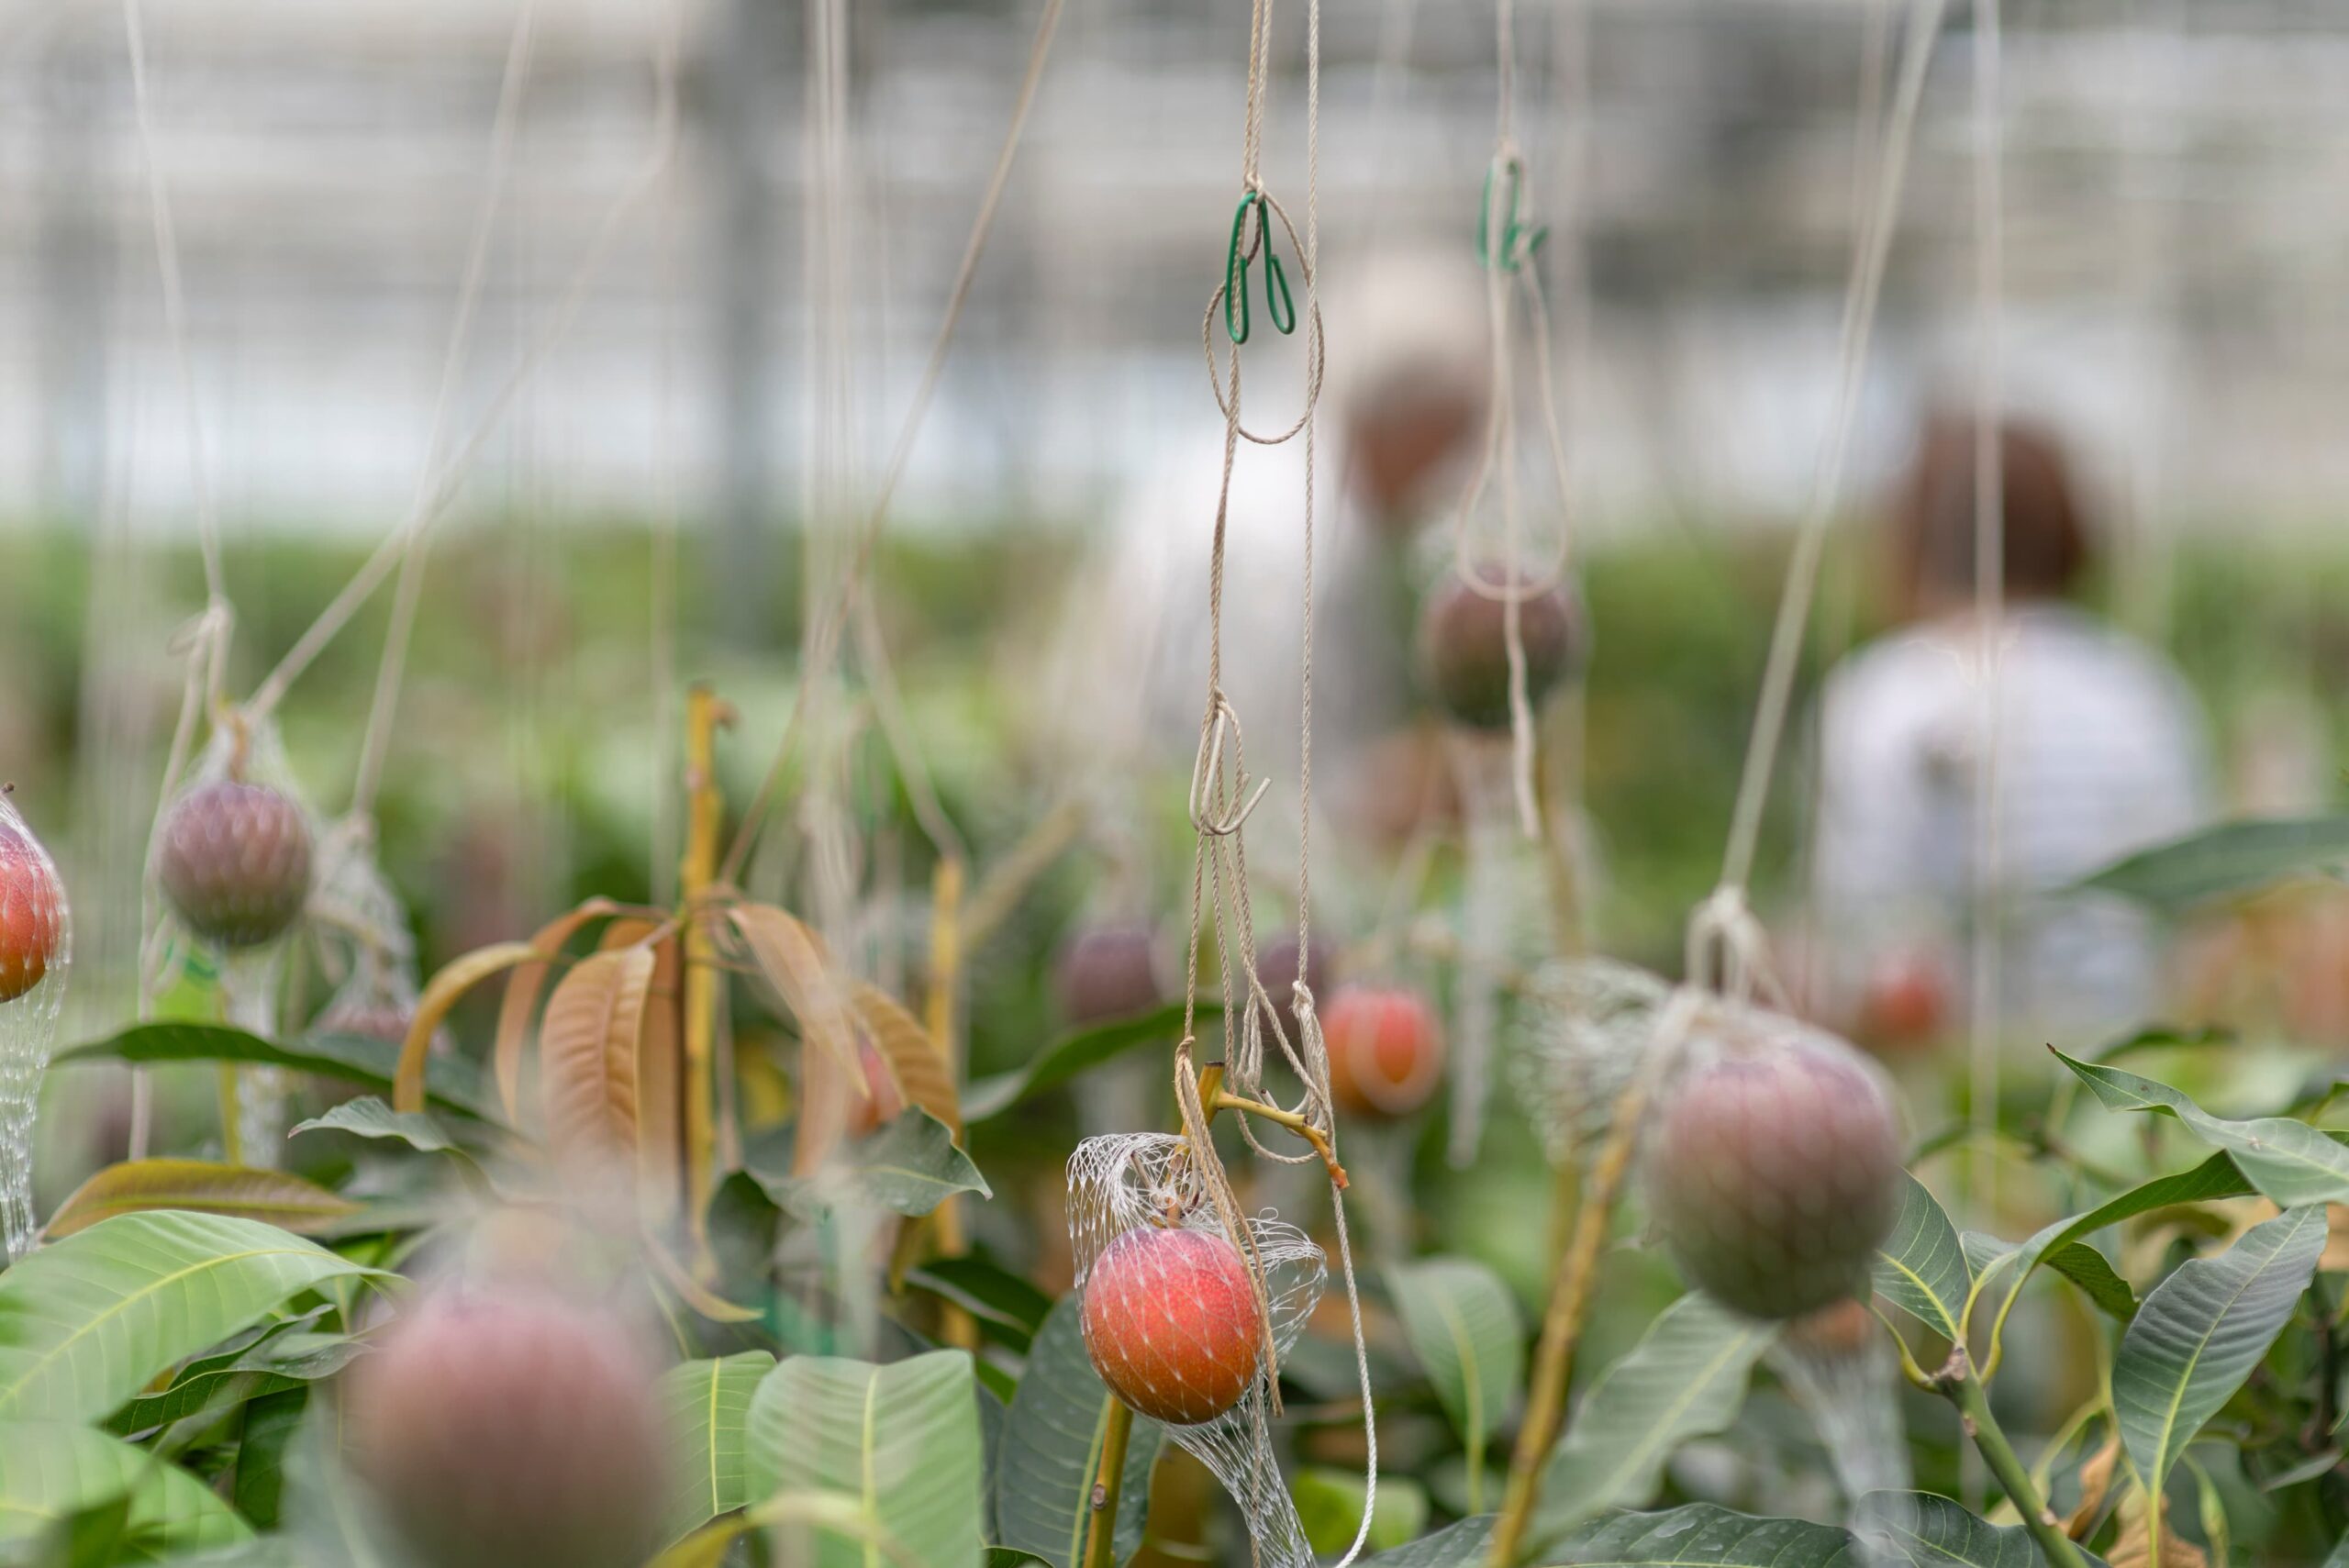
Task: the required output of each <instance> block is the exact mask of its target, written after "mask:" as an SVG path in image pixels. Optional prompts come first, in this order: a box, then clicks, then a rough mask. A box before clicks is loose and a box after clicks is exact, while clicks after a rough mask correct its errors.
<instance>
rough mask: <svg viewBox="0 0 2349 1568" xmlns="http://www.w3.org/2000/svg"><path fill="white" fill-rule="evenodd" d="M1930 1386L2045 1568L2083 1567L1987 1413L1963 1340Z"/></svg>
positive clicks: (2084, 1562) (1987, 1403) (2075, 1549)
mask: <svg viewBox="0 0 2349 1568" xmlns="http://www.w3.org/2000/svg"><path fill="white" fill-rule="evenodd" d="M1932 1388H1933V1391H1934V1392H1935V1393H1937V1394H1939V1395H1941V1396H1943V1398H1945V1399H1947V1400H1948V1401H1949V1402H1950V1403H1951V1404H1952V1405H1954V1406H1955V1407H1957V1418H1958V1423H1959V1425H1961V1426H1963V1427H1964V1428H1965V1435H1966V1436H1967V1437H1969V1438H1971V1439H1972V1440H1974V1446H1975V1447H1976V1449H1978V1450H1979V1451H1981V1454H1982V1458H1983V1460H1984V1461H1985V1462H1987V1464H1988V1465H1989V1467H1990V1473H1991V1474H1992V1475H1994V1476H1996V1477H1997V1478H1998V1485H2000V1486H2003V1487H2005V1488H2006V1493H2007V1501H2009V1502H2010V1503H2012V1504H2013V1505H2014V1506H2015V1512H2017V1513H2018V1514H2021V1516H2022V1523H2023V1528H2024V1529H2027V1530H2029V1531H2030V1532H2031V1539H2032V1540H2035V1541H2037V1542H2038V1543H2039V1550H2040V1551H2043V1552H2044V1553H2045V1554H2046V1557H2047V1562H2048V1565H2049V1568H2087V1559H2086V1558H2085V1557H2083V1556H2081V1555H2080V1549H2079V1548H2078V1547H2077V1546H2076V1545H2075V1544H2073V1541H2072V1538H2071V1537H2070V1536H2068V1535H2066V1534H2065V1533H2064V1528H2063V1526H2062V1524H2061V1523H2060V1522H2059V1521H2058V1520H2057V1519H2056V1518H2055V1510H2054V1509H2053V1508H2051V1507H2048V1506H2047V1503H2046V1500H2045V1499H2044V1498H2043V1497H2042V1496H2040V1495H2039V1488H2038V1487H2036V1486H2035V1485H2032V1479H2031V1472H2030V1471H2028V1470H2026V1469H2025V1468H2023V1462H2022V1461H2021V1459H2020V1458H2019V1457H2017V1455H2016V1453H2015V1450H2014V1445H2013V1444H2012V1443H2010V1442H2009V1441H2008V1440H2007V1434H2006V1432H2005V1431H2004V1430H2003V1429H2000V1427H1999V1426H1998V1418H1997V1417H1996V1416H1994V1415H1992V1414H1991V1413H1990V1396H1988V1394H1987V1393H1986V1392H1984V1390H1983V1387H1982V1380H1981V1379H1980V1378H1979V1377H1977V1376H1976V1375H1975V1372H1974V1358H1973V1356H1971V1355H1970V1354H1968V1353H1967V1351H1966V1349H1965V1346H1964V1345H1956V1346H1953V1347H1952V1348H1951V1350H1950V1352H1949V1360H1948V1362H1946V1363H1944V1364H1943V1367H1942V1369H1941V1371H1940V1372H1939V1373H1935V1374H1934V1376H1933V1379H1932ZM2155 1561H2159V1559H2158V1558H2156V1559H2155Z"/></svg>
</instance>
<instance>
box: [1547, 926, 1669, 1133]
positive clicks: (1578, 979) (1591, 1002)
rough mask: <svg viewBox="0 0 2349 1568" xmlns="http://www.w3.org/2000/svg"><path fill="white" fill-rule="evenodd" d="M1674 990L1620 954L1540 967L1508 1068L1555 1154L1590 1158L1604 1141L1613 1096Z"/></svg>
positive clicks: (1635, 1069) (1627, 1081)
mask: <svg viewBox="0 0 2349 1568" xmlns="http://www.w3.org/2000/svg"><path fill="white" fill-rule="evenodd" d="M1674 995H1675V990H1674V987H1673V986H1672V984H1671V983H1670V982H1668V981H1666V980H1664V978H1663V977H1662V976H1661V975H1657V974H1653V973H1649V972H1648V971H1647V970H1644V969H1642V968H1640V967H1639V966H1638V965H1636V964H1631V963H1625V962H1621V961H1620V960H1617V959H1608V958H1589V959H1576V960H1570V961H1560V962H1553V963H1550V964H1546V965H1544V966H1543V967H1542V969H1541V970H1540V971H1538V972H1537V973H1536V974H1535V976H1534V984H1533V985H1532V986H1531V987H1530V988H1529V989H1528V991H1527V993H1526V995H1525V997H1524V999H1523V1007H1524V1013H1525V1019H1526V1025H1525V1029H1523V1031H1522V1033H1523V1044H1522V1046H1521V1048H1520V1050H1519V1051H1516V1052H1515V1053H1514V1055H1513V1056H1512V1058H1511V1061H1510V1063H1509V1070H1510V1073H1511V1076H1512V1078H1513V1079H1514V1081H1515V1084H1516V1086H1517V1091H1518V1095H1519V1096H1520V1099H1521V1100H1522V1101H1523V1103H1524V1105H1525V1107H1526V1111H1527V1114H1528V1115H1530V1116H1531V1118H1533V1125H1534V1128H1535V1129H1536V1130H1537V1131H1539V1132H1540V1133H1541V1135H1542V1141H1543V1143H1544V1144H1545V1145H1547V1147H1548V1149H1549V1151H1550V1157H1551V1159H1553V1161H1556V1162H1560V1163H1564V1162H1566V1161H1569V1160H1572V1161H1576V1162H1581V1161H1585V1160H1587V1159H1589V1158H1590V1156H1591V1155H1592V1154H1593V1153H1595V1152H1596V1151H1597V1150H1598V1146H1599V1145H1600V1144H1601V1143H1602V1142H1604V1141H1605V1140H1606V1138H1607V1129H1608V1126H1609V1122H1610V1121H1611V1120H1612V1118H1613V1114H1614V1108H1615V1103H1616V1101H1617V1100H1618V1099H1619V1098H1620V1097H1621V1095H1622V1094H1623V1091H1624V1090H1625V1089H1627V1088H1629V1087H1630V1086H1631V1080H1632V1079H1633V1078H1634V1077H1635V1076H1637V1074H1638V1073H1639V1068H1640V1062H1642V1059H1643V1058H1644V1056H1645V1055H1646V1052H1647V1051H1648V1049H1649V1047H1650V1046H1651V1045H1652V1044H1653V1041H1654V1038H1655V1034H1656V1031H1657V1029H1658V1027H1659V1025H1660V1024H1661V1023H1662V1021H1663V1018H1664V1013H1665V1010H1666V1008H1667V1006H1668V1005H1669V1004H1670V1003H1671V1001H1672V998H1673V997H1674ZM1650 1103H1651V1105H1653V1096H1652V1097H1651V1101H1650Z"/></svg>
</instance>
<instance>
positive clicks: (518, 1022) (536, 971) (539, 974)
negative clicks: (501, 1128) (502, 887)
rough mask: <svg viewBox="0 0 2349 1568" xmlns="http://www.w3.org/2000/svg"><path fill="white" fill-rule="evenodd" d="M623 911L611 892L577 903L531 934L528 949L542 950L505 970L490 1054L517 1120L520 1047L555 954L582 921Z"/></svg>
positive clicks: (501, 1095)
mask: <svg viewBox="0 0 2349 1568" xmlns="http://www.w3.org/2000/svg"><path fill="white" fill-rule="evenodd" d="M619 912H620V906H618V905H617V904H615V903H613V902H612V901H611V900H610V899H608V898H590V899H588V900H587V901H586V902H585V903H584V904H582V905H580V906H577V907H576V908H573V909H566V910H565V911H563V912H562V914H560V915H558V916H556V917H554V918H553V919H551V920H550V921H548V922H547V923H546V924H545V925H543V926H541V927H540V928H539V929H538V933H537V934H536V935H535V936H533V937H531V939H530V943H529V945H530V950H531V951H532V952H534V953H536V954H537V955H538V956H537V957H536V958H535V959H533V960H531V961H529V962H523V963H518V964H516V965H515V966H514V967H513V969H512V971H511V972H510V973H508V974H507V976H506V995H504V996H502V997H500V998H499V999H498V1004H497V1034H496V1036H495V1040H494V1041H493V1043H492V1045H491V1049H490V1059H491V1061H492V1062H494V1063H495V1067H496V1073H497V1097H498V1103H499V1104H501V1105H502V1106H505V1108H506V1119H507V1120H508V1121H511V1122H518V1121H519V1120H520V1118H521V1105H522V1048H523V1047H524V1046H525V1045H527V1044H529V1031H530V1019H531V1018H533V1017H535V1016H536V1015H537V1013H538V1010H539V993H540V990H542V989H544V988H545V985H546V983H547V976H548V975H549V974H550V973H552V972H553V968H554V957H555V955H556V954H557V953H560V952H561V951H562V948H563V944H564V943H565V942H568V941H569V940H571V939H572V938H573V936H576V935H577V934H578V932H579V929H580V928H581V927H583V926H584V925H586V924H587V923H588V922H589V921H591V920H598V919H602V918H603V917H606V916H607V915H617V914H618V913H619Z"/></svg>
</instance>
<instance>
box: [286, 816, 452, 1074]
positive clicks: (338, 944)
mask: <svg viewBox="0 0 2349 1568" xmlns="http://www.w3.org/2000/svg"><path fill="white" fill-rule="evenodd" d="M318 850H319V859H318V872H317V886H316V887H315V888H314V889H313V891H312V892H311V895H310V906H309V916H310V920H311V924H312V929H314V930H315V931H316V933H317V939H318V944H317V945H318V951H319V956H320V959H321V961H322V962H323V963H324V964H325V966H326V970H327V977H328V980H330V981H332V982H334V984H335V991H334V995H332V997H331V998H329V999H328V1003H327V1005H326V1006H325V1007H324V1008H322V1009H320V1011H319V1013H318V1015H317V1018H314V1019H313V1020H311V1024H310V1028H311V1029H312V1030H313V1031H314V1032H316V1033H319V1034H347V1035H361V1036H364V1037H366V1038H368V1039H370V1040H387V1041H390V1042H392V1043H394V1044H397V1043H399V1042H400V1041H402V1040H406V1038H407V1029H408V1025H409V1023H410V1022H411V1021H413V1020H414V1018H415V1017H416V1004H417V995H418V991H417V975H416V940H415V938H414V937H412V936H411V935H409V932H408V922H407V906H406V905H405V904H403V903H402V902H401V901H400V896H399V895H398V894H397V893H395V892H394V891H393V889H392V884H391V883H390V881H389V879H387V878H386V877H385V876H384V871H383V864H382V862H381V861H380V860H378V858H377V856H376V852H375V834H374V826H373V822H372V821H370V820H369V819H368V818H366V817H345V818H343V819H342V820H341V821H340V822H338V823H336V824H335V826H334V827H333V828H331V829H329V830H328V833H327V835H326V838H325V840H323V841H322V842H321V843H320V845H319V846H318ZM445 1043H446V1032H445V1031H437V1032H436V1033H435V1034H434V1036H433V1048H434V1049H435V1050H436V1051H437V1050H440V1049H441V1048H442V1046H443V1045H444V1044H445Z"/></svg>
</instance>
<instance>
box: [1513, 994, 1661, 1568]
mask: <svg viewBox="0 0 2349 1568" xmlns="http://www.w3.org/2000/svg"><path fill="white" fill-rule="evenodd" d="M1667 1054H1668V1051H1667V1048H1666V1042H1664V1041H1661V1040H1659V1041H1657V1042H1656V1043H1655V1045H1653V1046H1652V1047H1651V1048H1650V1051H1649V1057H1648V1060H1647V1062H1645V1063H1644V1064H1643V1065H1642V1070H1641V1071H1640V1072H1639V1073H1635V1074H1634V1075H1633V1076H1632V1079H1631V1083H1630V1084H1628V1085H1626V1086H1625V1088H1624V1090H1623V1093H1622V1094H1621V1095H1620V1096H1619V1097H1618V1098H1617V1099H1616V1101H1615V1110H1614V1117H1613V1120H1612V1122H1611V1123H1610V1125H1609V1128H1608V1131H1607V1142H1606V1144H1605V1145H1604V1146H1603V1147H1602V1148H1601V1149H1600V1150H1599V1152H1598V1160H1597V1162H1594V1164H1593V1165H1592V1167H1591V1173H1590V1181H1589V1183H1588V1184H1587V1185H1586V1186H1585V1187H1584V1188H1583V1191H1582V1206H1581V1207H1580V1208H1579V1209H1578V1210H1577V1211H1576V1213H1575V1229H1574V1237H1573V1240H1571V1241H1570V1242H1569V1243H1568V1245H1567V1247H1566V1250H1565V1252H1564V1255H1563V1256H1561V1257H1560V1258H1559V1260H1558V1271H1557V1273H1556V1275H1555V1277H1554V1279H1553V1282H1552V1284H1551V1286H1550V1305H1549V1307H1548V1310H1547V1311H1545V1312H1544V1313H1543V1315H1542V1342H1541V1346H1540V1348H1539V1349H1538V1350H1537V1351H1536V1352H1535V1354H1534V1362H1533V1384H1532V1388H1531V1393H1530V1394H1529V1395H1528V1396H1527V1399H1526V1407H1525V1422H1524V1424H1523V1425H1522V1426H1520V1428H1519V1429H1518V1432H1517V1448H1516V1451H1515V1452H1514V1453H1512V1454H1511V1455H1510V1458H1509V1466H1508V1491H1507V1492H1506V1493H1505V1494H1504V1495H1503V1498H1502V1502H1501V1515H1500V1518H1499V1520H1498V1521H1497V1523H1496V1524H1495V1525H1494V1526H1493V1540H1492V1549H1491V1551H1490V1554H1489V1556H1488V1559H1487V1561H1488V1562H1490V1563H1491V1564H1492V1565H1493V1568H1511V1565H1512V1564H1513V1563H1515V1562H1516V1561H1517V1556H1518V1553H1519V1552H1520V1551H1521V1550H1523V1548H1524V1544H1525V1532H1526V1530H1527V1529H1528V1528H1529V1527H1530V1526H1531V1522H1532V1518H1533V1510H1534V1507H1535V1506H1536V1505H1537V1504H1538V1503H1539V1502H1540V1501H1541V1497H1542V1467H1543V1465H1544V1464H1545V1463H1547V1462H1548V1460H1549V1457H1550V1450H1551V1448H1552V1447H1553V1445H1554V1444H1555V1443H1556V1442H1557V1440H1558V1434H1559V1433H1560V1431H1561V1430H1563V1429H1564V1426H1565V1408H1566V1385H1567V1382H1568V1380H1569V1379H1570V1378H1571V1377H1572V1376H1573V1375H1574V1362H1575V1342H1576V1340H1579V1339H1580V1338H1581V1336H1582V1326H1583V1315H1584V1313H1585V1311H1586V1309H1587V1308H1588V1307H1589V1305H1590V1292H1591V1286H1592V1284H1594V1283H1595V1282H1596V1281H1597V1279H1598V1254H1599V1251H1600V1249H1601V1248H1602V1247H1604V1246H1605V1245H1606V1242H1607V1232H1608V1229H1609V1225H1610V1224H1611V1223H1612V1220H1613V1217H1614V1212H1615V1197H1616V1195H1617V1194H1618V1193H1619V1192H1620V1191H1621V1190H1622V1186H1623V1178H1624V1176H1625V1174H1626V1173H1628V1172H1629V1171H1630V1170H1631V1155H1632V1152H1633V1151H1635V1150H1636V1149H1637V1148H1638V1146H1639V1134H1640V1121H1641V1118H1642V1117H1643V1116H1644V1115H1645V1114H1646V1111H1647V1102H1648V1096H1649V1095H1650V1094H1651V1093H1652V1092H1653V1084H1654V1080H1655V1079H1656V1077H1657V1076H1658V1075H1659V1073H1660V1071H1661V1063H1662V1062H1663V1060H1664V1057H1665V1056H1666V1055H1667ZM1561 1191H1562V1192H1563V1191H1564V1188H1561Z"/></svg>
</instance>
